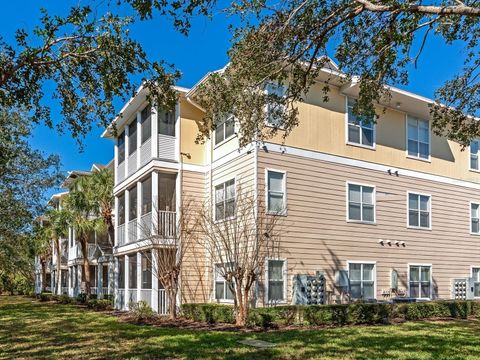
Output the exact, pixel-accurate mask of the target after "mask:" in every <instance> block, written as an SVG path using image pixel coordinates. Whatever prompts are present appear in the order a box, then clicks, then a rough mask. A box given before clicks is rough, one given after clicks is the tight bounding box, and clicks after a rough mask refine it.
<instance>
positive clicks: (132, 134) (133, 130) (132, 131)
mask: <svg viewBox="0 0 480 360" xmlns="http://www.w3.org/2000/svg"><path fill="white" fill-rule="evenodd" d="M136 150H137V120H133V121H132V123H131V124H130V125H128V155H132V154H133V153H134V152H135V151H136Z"/></svg>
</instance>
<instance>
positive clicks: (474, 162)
mask: <svg viewBox="0 0 480 360" xmlns="http://www.w3.org/2000/svg"><path fill="white" fill-rule="evenodd" d="M479 144H480V141H479V140H473V141H472V142H471V143H470V170H479V168H478V148H479Z"/></svg>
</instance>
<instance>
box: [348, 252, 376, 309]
mask: <svg viewBox="0 0 480 360" xmlns="http://www.w3.org/2000/svg"><path fill="white" fill-rule="evenodd" d="M350 264H365V265H373V299H375V300H376V299H377V262H376V261H372V260H347V273H348V292H349V293H350ZM362 278H363V270H362ZM361 283H363V280H361ZM362 288H363V285H362Z"/></svg>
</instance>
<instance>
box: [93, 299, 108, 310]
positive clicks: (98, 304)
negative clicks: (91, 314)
mask: <svg viewBox="0 0 480 360" xmlns="http://www.w3.org/2000/svg"><path fill="white" fill-rule="evenodd" d="M87 307H88V308H89V309H92V310H95V311H105V310H113V304H112V301H111V300H108V299H98V300H97V299H90V300H88V301H87Z"/></svg>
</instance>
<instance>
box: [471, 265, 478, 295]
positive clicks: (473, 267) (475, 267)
mask: <svg viewBox="0 0 480 360" xmlns="http://www.w3.org/2000/svg"><path fill="white" fill-rule="evenodd" d="M473 269H480V265H478V266H477V265H472V266H470V277H471V278H473ZM475 283H480V281H475V280H474V285H473V297H474V298H475V299H480V296H475Z"/></svg>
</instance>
